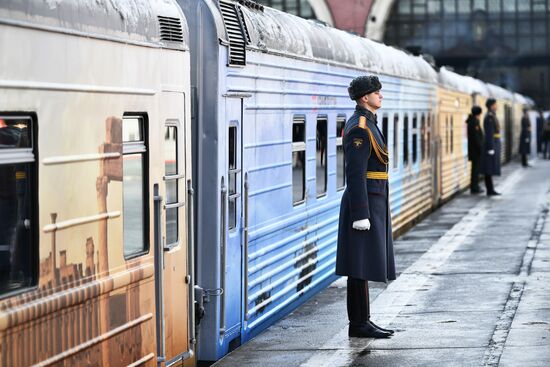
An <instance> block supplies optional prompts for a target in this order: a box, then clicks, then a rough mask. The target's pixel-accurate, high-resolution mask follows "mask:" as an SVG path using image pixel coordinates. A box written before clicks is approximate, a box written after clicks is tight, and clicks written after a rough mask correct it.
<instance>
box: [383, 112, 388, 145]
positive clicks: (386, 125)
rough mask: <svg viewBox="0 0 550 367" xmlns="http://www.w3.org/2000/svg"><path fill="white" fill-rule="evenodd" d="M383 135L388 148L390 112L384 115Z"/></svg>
mask: <svg viewBox="0 0 550 367" xmlns="http://www.w3.org/2000/svg"><path fill="white" fill-rule="evenodd" d="M382 135H383V136H384V141H385V142H386V148H387V147H388V146H387V144H388V114H387V113H385V114H384V116H383V117H382Z"/></svg>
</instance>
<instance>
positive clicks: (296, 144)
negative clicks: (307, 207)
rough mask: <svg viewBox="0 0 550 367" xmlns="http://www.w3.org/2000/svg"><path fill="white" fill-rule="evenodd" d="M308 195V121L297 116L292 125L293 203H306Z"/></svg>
mask: <svg viewBox="0 0 550 367" xmlns="http://www.w3.org/2000/svg"><path fill="white" fill-rule="evenodd" d="M305 193H306V120H305V118H304V117H303V116H295V117H294V120H293V123H292V203H293V204H294V205H297V204H300V203H303V202H304V201H305Z"/></svg>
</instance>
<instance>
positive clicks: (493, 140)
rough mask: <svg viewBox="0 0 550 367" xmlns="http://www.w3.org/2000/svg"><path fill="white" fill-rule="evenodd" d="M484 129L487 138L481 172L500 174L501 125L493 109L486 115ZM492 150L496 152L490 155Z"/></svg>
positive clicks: (482, 156) (491, 174)
mask: <svg viewBox="0 0 550 367" xmlns="http://www.w3.org/2000/svg"><path fill="white" fill-rule="evenodd" d="M483 130H484V133H485V139H484V147H483V154H482V155H481V173H482V174H484V175H488V176H493V175H496V176H500V150H501V143H500V125H499V123H498V119H497V116H496V115H495V113H494V112H493V111H489V112H487V114H486V115H485V119H484V120H483ZM490 150H494V151H495V154H493V155H490V154H489V151H490Z"/></svg>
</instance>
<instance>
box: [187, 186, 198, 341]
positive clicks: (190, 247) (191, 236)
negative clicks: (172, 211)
mask: <svg viewBox="0 0 550 367" xmlns="http://www.w3.org/2000/svg"><path fill="white" fill-rule="evenodd" d="M194 200H195V192H194V191H193V185H192V182H191V180H187V269H188V271H189V319H190V320H189V343H190V347H189V349H191V350H194V349H195V348H194V345H195V342H196V339H195V242H194V240H195V223H194V221H193V215H194V213H193V211H194V210H195V209H194V207H193V204H194Z"/></svg>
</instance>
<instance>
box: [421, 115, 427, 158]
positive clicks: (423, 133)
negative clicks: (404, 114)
mask: <svg viewBox="0 0 550 367" xmlns="http://www.w3.org/2000/svg"><path fill="white" fill-rule="evenodd" d="M420 154H421V159H422V161H424V160H425V159H426V115H425V114H422V118H421V120H420Z"/></svg>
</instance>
